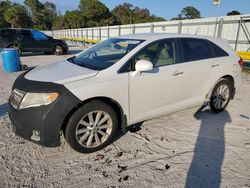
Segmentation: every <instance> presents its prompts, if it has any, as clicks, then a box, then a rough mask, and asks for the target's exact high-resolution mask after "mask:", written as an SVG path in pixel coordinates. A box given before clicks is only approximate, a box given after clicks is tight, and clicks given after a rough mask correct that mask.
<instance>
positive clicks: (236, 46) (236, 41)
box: [234, 19, 241, 51]
mask: <svg viewBox="0 0 250 188" xmlns="http://www.w3.org/2000/svg"><path fill="white" fill-rule="evenodd" d="M240 26H241V19H240V20H239V24H238V29H237V33H236V40H235V46H234V50H235V51H236V50H237V48H238V41H239V36H240Z"/></svg>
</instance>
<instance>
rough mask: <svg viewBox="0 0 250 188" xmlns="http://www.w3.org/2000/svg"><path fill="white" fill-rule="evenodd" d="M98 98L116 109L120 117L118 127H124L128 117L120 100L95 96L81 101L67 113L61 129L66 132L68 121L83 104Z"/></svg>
mask: <svg viewBox="0 0 250 188" xmlns="http://www.w3.org/2000/svg"><path fill="white" fill-rule="evenodd" d="M96 100H99V101H102V102H104V103H106V104H108V105H109V106H111V107H112V108H113V109H114V111H115V112H116V114H117V117H118V127H119V128H120V129H123V128H124V127H123V126H125V123H126V122H124V121H126V118H125V114H124V113H123V110H122V108H121V106H120V104H119V103H118V102H116V101H115V100H113V99H111V98H108V97H94V98H91V99H87V100H85V101H82V102H81V103H79V104H78V105H76V106H75V107H74V108H73V109H72V110H71V111H70V112H69V113H68V114H67V115H66V117H65V118H64V121H63V124H62V127H61V130H62V131H63V132H64V131H65V130H66V126H67V124H68V121H69V119H70V117H71V116H72V115H73V114H74V113H75V112H76V111H77V110H78V109H79V108H80V107H82V106H84V105H85V104H87V103H89V102H92V101H96Z"/></svg>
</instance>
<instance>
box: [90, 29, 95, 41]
mask: <svg viewBox="0 0 250 188" xmlns="http://www.w3.org/2000/svg"><path fill="white" fill-rule="evenodd" d="M91 34H92V40H94V28H93V27H92V29H91Z"/></svg>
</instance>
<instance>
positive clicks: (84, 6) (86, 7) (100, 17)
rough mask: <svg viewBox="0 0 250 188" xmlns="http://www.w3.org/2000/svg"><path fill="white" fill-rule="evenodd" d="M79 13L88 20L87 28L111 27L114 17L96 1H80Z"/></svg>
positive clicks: (104, 6)
mask: <svg viewBox="0 0 250 188" xmlns="http://www.w3.org/2000/svg"><path fill="white" fill-rule="evenodd" d="M79 10H80V13H81V14H82V15H83V16H84V17H85V18H86V19H87V20H88V22H87V26H88V27H95V26H104V25H113V24H114V23H115V17H114V16H113V15H112V14H111V13H110V11H109V9H108V8H107V7H106V5H104V4H103V3H101V2H100V1H98V0H80V4H79Z"/></svg>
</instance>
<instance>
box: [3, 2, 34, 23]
mask: <svg viewBox="0 0 250 188" xmlns="http://www.w3.org/2000/svg"><path fill="white" fill-rule="evenodd" d="M4 18H5V20H6V21H7V22H8V23H10V25H11V27H20V28H21V27H30V26H31V19H30V17H29V15H28V12H27V10H26V8H25V7H24V6H22V5H19V4H17V3H14V4H13V5H12V6H11V7H10V8H8V9H7V10H6V11H5V13H4Z"/></svg>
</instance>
